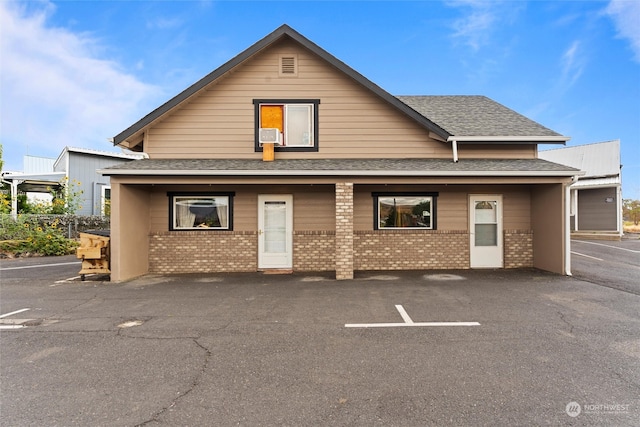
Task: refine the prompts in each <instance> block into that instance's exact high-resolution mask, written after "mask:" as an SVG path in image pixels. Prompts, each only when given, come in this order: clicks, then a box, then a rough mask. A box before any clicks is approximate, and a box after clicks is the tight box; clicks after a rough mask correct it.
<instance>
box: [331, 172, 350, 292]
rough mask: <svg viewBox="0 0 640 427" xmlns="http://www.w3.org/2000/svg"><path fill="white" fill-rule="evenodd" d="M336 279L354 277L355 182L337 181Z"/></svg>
mask: <svg viewBox="0 0 640 427" xmlns="http://www.w3.org/2000/svg"><path fill="white" fill-rule="evenodd" d="M335 251H336V255H335V256H336V258H335V260H336V262H335V270H336V279H337V280H348V279H353V269H354V268H353V267H354V264H353V260H354V253H353V183H350V182H338V183H336V246H335Z"/></svg>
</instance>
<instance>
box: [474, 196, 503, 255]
mask: <svg viewBox="0 0 640 427" xmlns="http://www.w3.org/2000/svg"><path fill="white" fill-rule="evenodd" d="M497 211H498V202H496V201H495V200H482V201H476V202H475V209H474V212H475V244H476V246H497V245H498V213H497Z"/></svg>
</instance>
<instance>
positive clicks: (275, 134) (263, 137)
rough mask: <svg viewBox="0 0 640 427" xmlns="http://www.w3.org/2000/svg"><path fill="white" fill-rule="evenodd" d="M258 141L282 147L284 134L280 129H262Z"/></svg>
mask: <svg viewBox="0 0 640 427" xmlns="http://www.w3.org/2000/svg"><path fill="white" fill-rule="evenodd" d="M258 141H259V142H260V145H262V144H275V145H282V134H281V133H280V129H278V128H260V130H259V132H258Z"/></svg>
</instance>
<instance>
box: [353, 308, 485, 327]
mask: <svg viewBox="0 0 640 427" xmlns="http://www.w3.org/2000/svg"><path fill="white" fill-rule="evenodd" d="M396 310H398V312H399V313H400V316H402V319H403V320H404V323H346V324H345V325H344V327H345V328H396V327H407V326H480V323H478V322H414V321H413V320H411V317H409V315H408V314H407V312H406V310H405V309H404V307H402V306H401V305H399V304H398V305H396Z"/></svg>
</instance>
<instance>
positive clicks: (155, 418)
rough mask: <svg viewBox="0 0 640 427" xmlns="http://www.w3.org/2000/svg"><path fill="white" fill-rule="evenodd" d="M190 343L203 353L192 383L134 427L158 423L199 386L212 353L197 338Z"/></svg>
mask: <svg viewBox="0 0 640 427" xmlns="http://www.w3.org/2000/svg"><path fill="white" fill-rule="evenodd" d="M192 341H193V342H194V344H195V345H196V346H197V347H199V348H200V349H201V350H203V351H204V360H203V361H202V365H201V367H200V369H199V370H198V371H197V373H196V375H195V376H194V378H193V381H192V382H191V384H189V386H188V388H187V389H186V390H185V391H182V392H178V394H177V395H176V397H175V398H174V399H173V400H171V402H170V403H169V404H168V405H167V406H165V407H163V408H162V409H160V410H159V411H158V412H156V413H155V414H153V416H152V417H151V418H150V419H148V420H146V421H144V422H142V423H140V424H137V425H136V427H140V426H146V425H148V424H150V423H154V422H156V423H159V422H160V418H161V417H162V416H163V415H164V414H165V413H166V412H167V411H170V410H171V408H173V407H174V406H176V405H177V404H178V402H179V401H180V400H181V399H183V398H184V397H186V396H188V395H189V394H190V393H191V392H192V391H193V390H194V389H195V388H196V387H197V386H198V385H199V384H200V382H201V380H202V377H203V375H204V373H205V372H206V371H207V368H208V367H209V362H210V360H211V356H212V353H211V351H210V350H209V349H208V348H207V347H205V346H204V345H202V344H201V343H200V342H198V339H197V338H192Z"/></svg>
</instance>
